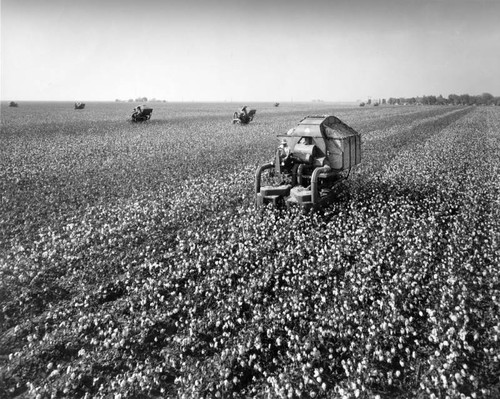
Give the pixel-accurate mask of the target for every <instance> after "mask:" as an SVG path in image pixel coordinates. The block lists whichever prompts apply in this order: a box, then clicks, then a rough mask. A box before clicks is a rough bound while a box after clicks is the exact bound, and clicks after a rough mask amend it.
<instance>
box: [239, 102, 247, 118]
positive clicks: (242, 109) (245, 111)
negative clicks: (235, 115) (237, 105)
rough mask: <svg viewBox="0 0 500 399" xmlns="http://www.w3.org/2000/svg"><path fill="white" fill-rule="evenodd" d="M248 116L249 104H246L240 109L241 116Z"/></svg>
mask: <svg viewBox="0 0 500 399" xmlns="http://www.w3.org/2000/svg"><path fill="white" fill-rule="evenodd" d="M247 116H248V112H247V106H246V105H245V106H243V107H242V108H241V109H240V118H246V117H247Z"/></svg>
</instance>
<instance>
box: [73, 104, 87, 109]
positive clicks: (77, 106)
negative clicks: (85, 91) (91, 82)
mask: <svg viewBox="0 0 500 399" xmlns="http://www.w3.org/2000/svg"><path fill="white" fill-rule="evenodd" d="M84 108H85V104H84V103H75V109H84Z"/></svg>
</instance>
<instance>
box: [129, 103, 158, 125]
mask: <svg viewBox="0 0 500 399" xmlns="http://www.w3.org/2000/svg"><path fill="white" fill-rule="evenodd" d="M152 113H153V108H149V107H147V106H146V105H138V106H137V107H135V108H134V112H133V113H132V122H145V121H148V120H149V119H151V114H152Z"/></svg>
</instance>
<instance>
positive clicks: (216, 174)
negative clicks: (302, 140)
mask: <svg viewBox="0 0 500 399" xmlns="http://www.w3.org/2000/svg"><path fill="white" fill-rule="evenodd" d="M135 105H136V104H134V103H87V104H86V107H85V109H84V110H74V108H73V104H72V103H64V102H61V103H34V102H33V103H28V102H20V103H19V107H17V108H9V107H6V106H4V104H2V109H1V133H0V143H1V145H0V305H1V306H0V375H1V376H2V378H1V379H0V396H2V397H23V395H24V396H29V397H31V396H33V397H36V396H37V395H40V397H50V396H51V395H53V396H54V397H85V396H86V395H87V397H103V398H104V397H112V396H113V395H121V396H118V397H122V398H125V397H166V396H184V397H202V396H207V397H212V396H215V397H227V396H231V395H233V396H235V397H259V396H262V397H264V396H270V397H312V396H316V397H343V396H346V397H352V396H354V397H376V396H377V395H378V396H380V397H391V398H392V397H422V398H423V397H429V396H431V395H435V396H436V397H444V396H446V395H448V396H450V397H459V396H460V395H462V394H463V395H464V396H469V397H495V396H498V395H499V394H500V390H499V388H500V383H499V380H498V375H499V374H500V343H499V334H500V202H499V198H500V178H499V171H500V156H499V154H500V107H452V106H434V107H430V106H429V107H427V106H413V107H390V106H387V107H384V106H380V107H376V108H374V107H372V108H367V107H363V108H361V107H354V106H353V107H349V106H336V105H334V104H327V103H282V104H281V105H280V106H279V107H274V105H273V104H271V103H265V104H264V103H260V104H259V103H256V104H252V103H248V104H234V103H205V104H201V103H151V104H150V106H151V107H152V108H153V109H154V111H153V115H152V119H151V120H150V121H149V122H146V123H143V124H132V123H130V115H131V113H132V109H133V107H134V106H135ZM241 105H248V106H249V108H255V109H257V114H256V117H255V119H254V121H253V122H251V123H250V124H249V125H246V126H240V125H232V123H231V119H232V113H233V112H234V111H235V110H236V109H237V108H238V107H239V106H241ZM311 114H333V115H335V116H337V117H338V118H340V119H341V120H342V121H343V122H345V123H347V124H348V125H350V126H351V127H353V128H354V129H356V130H357V131H358V132H360V133H361V135H362V154H363V155H362V156H363V158H362V164H361V165H360V166H359V167H357V168H356V169H355V170H353V171H352V173H351V177H350V179H349V181H348V182H347V183H346V184H345V185H344V186H343V188H342V190H341V191H340V192H339V196H338V200H337V201H336V202H335V203H333V204H332V205H331V206H330V207H328V208H327V209H326V210H325V211H324V212H322V213H316V214H312V215H309V214H302V213H300V212H298V211H296V210H294V209H291V210H284V211H280V210H273V209H264V210H263V211H262V212H256V211H255V209H254V207H253V201H254V197H253V195H254V194H253V179H254V173H255V169H256V167H257V165H260V164H262V163H265V162H267V161H269V160H270V159H271V158H272V157H273V154H274V150H275V148H276V146H277V144H279V140H278V139H277V138H276V135H277V134H282V133H285V132H286V131H287V130H288V129H290V128H291V127H294V126H295V125H296V124H297V123H298V122H299V121H300V119H302V118H303V117H304V116H306V115H311ZM115 397H116V396H115Z"/></svg>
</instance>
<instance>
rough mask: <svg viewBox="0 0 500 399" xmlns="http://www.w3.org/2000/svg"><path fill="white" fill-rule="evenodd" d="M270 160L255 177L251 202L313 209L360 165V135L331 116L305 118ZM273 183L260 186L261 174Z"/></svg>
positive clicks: (327, 199)
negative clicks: (275, 181) (273, 182)
mask: <svg viewBox="0 0 500 399" xmlns="http://www.w3.org/2000/svg"><path fill="white" fill-rule="evenodd" d="M278 137H279V138H280V139H281V144H280V145H279V147H278V149H277V150H276V153H275V157H274V159H273V161H271V162H269V163H266V164H264V165H261V166H260V167H259V168H258V169H257V171H256V174H255V202H256V205H257V207H259V206H263V205H266V204H269V203H271V204H273V205H275V206H279V205H282V204H285V205H294V204H295V205H299V206H301V207H302V208H303V209H305V210H310V209H317V208H320V207H322V206H324V205H327V204H329V203H331V202H332V201H333V200H334V199H335V190H334V189H335V186H337V185H338V184H339V183H340V182H342V181H344V180H346V179H347V178H348V177H349V173H350V171H351V168H353V167H354V166H355V165H358V164H360V163H361V136H360V134H359V133H358V132H356V131H355V130H354V129H353V128H351V127H350V126H348V125H346V124H345V123H343V122H342V121H341V120H340V119H338V118H337V117H335V116H331V115H312V116H307V117H305V118H304V119H302V120H301V121H300V123H299V124H298V125H297V126H296V127H294V128H292V129H290V130H289V131H288V132H287V133H286V134H284V135H278ZM265 170H269V171H270V173H269V174H270V176H268V177H269V179H268V180H270V181H272V180H273V179H277V180H278V183H277V184H272V183H271V184H268V185H262V178H263V176H262V174H263V172H264V171H265Z"/></svg>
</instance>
